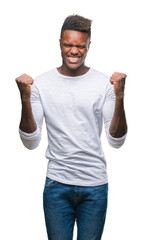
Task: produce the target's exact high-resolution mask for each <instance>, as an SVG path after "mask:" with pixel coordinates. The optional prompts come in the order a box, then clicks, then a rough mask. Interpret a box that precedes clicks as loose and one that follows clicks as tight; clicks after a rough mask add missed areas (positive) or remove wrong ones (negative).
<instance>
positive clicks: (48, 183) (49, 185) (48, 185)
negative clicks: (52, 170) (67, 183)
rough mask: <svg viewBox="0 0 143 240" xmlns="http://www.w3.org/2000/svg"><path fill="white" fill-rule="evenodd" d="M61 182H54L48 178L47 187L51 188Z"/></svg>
mask: <svg viewBox="0 0 143 240" xmlns="http://www.w3.org/2000/svg"><path fill="white" fill-rule="evenodd" d="M58 183H59V182H57V181H56V180H53V179H51V178H48V177H46V182H45V187H51V186H53V185H57V184H58Z"/></svg>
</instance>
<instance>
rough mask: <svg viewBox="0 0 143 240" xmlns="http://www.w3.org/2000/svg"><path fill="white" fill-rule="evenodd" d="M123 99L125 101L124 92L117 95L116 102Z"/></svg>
mask: <svg viewBox="0 0 143 240" xmlns="http://www.w3.org/2000/svg"><path fill="white" fill-rule="evenodd" d="M123 99H124V92H123V93H120V94H117V95H116V100H123Z"/></svg>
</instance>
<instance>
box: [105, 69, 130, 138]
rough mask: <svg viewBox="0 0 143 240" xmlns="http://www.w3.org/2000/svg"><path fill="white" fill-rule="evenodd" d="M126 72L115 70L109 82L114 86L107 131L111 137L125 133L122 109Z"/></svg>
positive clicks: (125, 123)
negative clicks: (113, 107) (113, 97)
mask: <svg viewBox="0 0 143 240" xmlns="http://www.w3.org/2000/svg"><path fill="white" fill-rule="evenodd" d="M126 77H127V76H126V74H124V73H118V72H115V73H114V74H113V75H112V76H111V78H110V82H111V84H113V86H114V93H115V97H116V99H115V110H114V115H113V118H112V121H111V124H110V128H109V132H110V134H111V136H112V137H115V138H120V137H122V136H124V135H125V134H126V133H127V122H126V116H125V109H124V87H125V79H126Z"/></svg>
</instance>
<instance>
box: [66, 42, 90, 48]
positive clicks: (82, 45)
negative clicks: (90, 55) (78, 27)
mask: <svg viewBox="0 0 143 240" xmlns="http://www.w3.org/2000/svg"><path fill="white" fill-rule="evenodd" d="M63 44H64V45H65V46H75V47H86V44H85V43H83V44H78V45H73V44H71V43H68V42H63Z"/></svg>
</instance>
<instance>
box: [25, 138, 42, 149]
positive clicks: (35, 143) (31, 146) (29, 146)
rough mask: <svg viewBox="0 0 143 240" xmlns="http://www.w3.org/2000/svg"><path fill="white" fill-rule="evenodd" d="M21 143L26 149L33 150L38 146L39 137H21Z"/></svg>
mask: <svg viewBox="0 0 143 240" xmlns="http://www.w3.org/2000/svg"><path fill="white" fill-rule="evenodd" d="M21 140H22V143H23V145H24V147H25V148H27V149H28V150H34V149H36V148H37V147H38V146H39V143H40V138H39V139H35V140H34V141H33V140H28V141H27V140H25V139H22V138H21Z"/></svg>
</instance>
